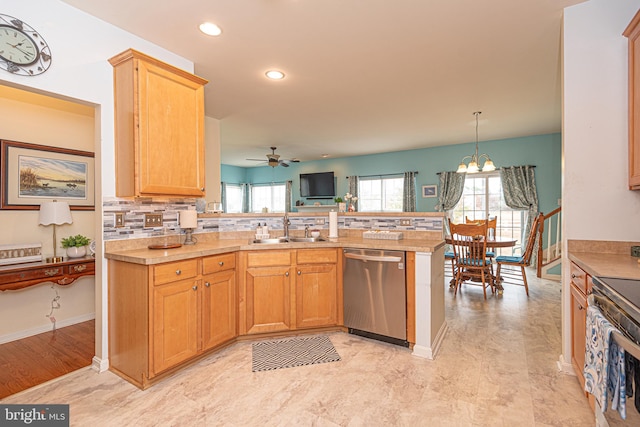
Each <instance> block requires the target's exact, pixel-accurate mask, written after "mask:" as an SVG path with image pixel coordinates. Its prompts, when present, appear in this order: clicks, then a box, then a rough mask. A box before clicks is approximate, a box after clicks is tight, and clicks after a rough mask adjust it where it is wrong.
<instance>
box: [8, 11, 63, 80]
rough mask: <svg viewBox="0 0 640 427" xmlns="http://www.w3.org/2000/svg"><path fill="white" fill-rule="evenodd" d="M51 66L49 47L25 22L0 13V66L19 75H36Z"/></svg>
mask: <svg viewBox="0 0 640 427" xmlns="http://www.w3.org/2000/svg"><path fill="white" fill-rule="evenodd" d="M50 66H51V49H49V45H48V44H47V42H46V41H45V40H44V38H42V36H41V35H40V34H39V33H38V32H37V31H36V30H35V29H33V28H32V27H31V26H29V25H28V24H27V23H26V22H22V21H21V20H19V19H18V18H14V17H13V16H9V15H4V14H2V13H0V68H1V69H3V70H5V71H8V72H10V73H12V74H17V75H20V76H37V75H38V74H42V73H44V72H45V71H47V70H48V69H49V67H50Z"/></svg>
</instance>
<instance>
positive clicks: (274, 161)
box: [246, 147, 300, 168]
mask: <svg viewBox="0 0 640 427" xmlns="http://www.w3.org/2000/svg"><path fill="white" fill-rule="evenodd" d="M269 148H271V153H270V154H266V156H267V160H266V163H267V164H268V165H269V166H271V167H272V168H275V167H276V166H284V167H285V168H288V167H289V163H298V162H299V161H300V160H298V159H281V158H280V155H279V154H276V148H277V147H269ZM246 160H252V161H254V162H264V160H262V159H246Z"/></svg>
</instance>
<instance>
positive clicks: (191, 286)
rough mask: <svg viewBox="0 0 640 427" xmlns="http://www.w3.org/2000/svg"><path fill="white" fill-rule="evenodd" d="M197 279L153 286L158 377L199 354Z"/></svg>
mask: <svg viewBox="0 0 640 427" xmlns="http://www.w3.org/2000/svg"><path fill="white" fill-rule="evenodd" d="M198 284H199V282H198V281H197V280H193V279H188V280H181V281H177V282H172V283H168V284H166V285H162V286H154V287H153V317H152V318H153V322H152V331H153V336H152V342H153V350H152V354H153V362H152V366H153V369H152V371H153V373H154V374H158V373H159V372H162V371H164V370H165V369H168V368H171V367H173V366H175V365H177V364H179V363H180V362H183V361H185V360H187V359H189V358H190V357H192V356H195V355H196V354H197V353H198V336H199V323H198V319H199V313H198V295H199V292H198Z"/></svg>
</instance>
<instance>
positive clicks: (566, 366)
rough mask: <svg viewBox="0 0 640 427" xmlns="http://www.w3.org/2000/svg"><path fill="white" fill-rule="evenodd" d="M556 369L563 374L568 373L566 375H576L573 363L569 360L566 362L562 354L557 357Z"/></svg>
mask: <svg viewBox="0 0 640 427" xmlns="http://www.w3.org/2000/svg"><path fill="white" fill-rule="evenodd" d="M557 364H558V371H560V372H562V373H563V374H568V375H574V376H575V375H576V371H575V370H574V369H573V365H572V364H571V362H569V363H567V362H566V361H565V360H564V356H563V355H562V354H561V355H560V357H559V358H558V362H557Z"/></svg>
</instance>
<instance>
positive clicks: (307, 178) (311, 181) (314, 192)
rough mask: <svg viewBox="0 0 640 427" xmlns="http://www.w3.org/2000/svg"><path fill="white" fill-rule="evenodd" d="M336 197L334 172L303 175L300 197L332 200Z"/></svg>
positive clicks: (301, 176)
mask: <svg viewBox="0 0 640 427" xmlns="http://www.w3.org/2000/svg"><path fill="white" fill-rule="evenodd" d="M335 195H336V185H335V180H334V177H333V172H318V173H301V174H300V197H308V198H317V199H321V198H326V199H330V198H333V197H334V196H335Z"/></svg>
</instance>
